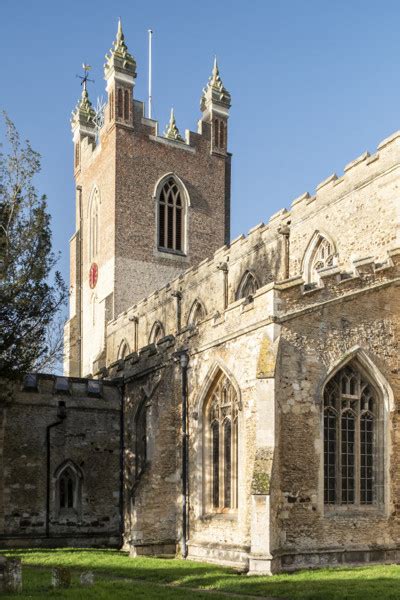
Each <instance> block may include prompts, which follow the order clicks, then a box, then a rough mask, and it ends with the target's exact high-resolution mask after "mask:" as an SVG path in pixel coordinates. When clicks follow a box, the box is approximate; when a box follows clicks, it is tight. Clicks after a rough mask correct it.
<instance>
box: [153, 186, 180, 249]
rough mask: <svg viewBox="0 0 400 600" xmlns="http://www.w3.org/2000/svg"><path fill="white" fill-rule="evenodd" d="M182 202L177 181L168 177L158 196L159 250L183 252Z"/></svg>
mask: <svg viewBox="0 0 400 600" xmlns="http://www.w3.org/2000/svg"><path fill="white" fill-rule="evenodd" d="M184 210H185V207H184V203H183V199H182V196H181V192H180V190H179V188H178V185H177V183H176V182H175V180H174V179H173V178H172V177H171V178H170V179H168V180H167V181H166V182H165V183H164V185H163V187H162V189H161V192H160V195H159V198H158V247H159V249H160V250H172V251H174V252H183V250H184V217H185V215H184Z"/></svg>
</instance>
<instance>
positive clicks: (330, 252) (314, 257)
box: [301, 230, 338, 283]
mask: <svg viewBox="0 0 400 600" xmlns="http://www.w3.org/2000/svg"><path fill="white" fill-rule="evenodd" d="M337 257H338V255H337V250H336V244H335V242H334V240H333V239H332V238H331V236H330V235H329V234H328V233H326V232H323V231H320V230H316V231H314V233H313V235H312V237H311V239H310V241H309V243H308V245H307V248H306V251H305V252H304V256H303V260H302V266H301V271H302V276H303V279H304V281H305V283H314V282H319V271H321V270H323V269H326V268H329V267H334V266H336V264H337Z"/></svg>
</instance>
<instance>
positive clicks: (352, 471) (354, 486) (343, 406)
mask: <svg viewBox="0 0 400 600" xmlns="http://www.w3.org/2000/svg"><path fill="white" fill-rule="evenodd" d="M378 408H379V407H378V399H377V394H376V391H375V389H374V388H373V386H372V385H371V383H370V382H368V381H367V380H366V379H365V378H364V376H363V375H362V374H361V373H360V371H359V370H358V369H357V366H356V365H355V364H352V363H350V364H348V365H346V366H345V367H343V368H342V369H340V371H338V372H337V373H336V375H334V376H333V377H332V378H331V379H330V380H329V381H328V383H327V384H326V386H325V390H324V502H325V504H336V505H358V506H359V505H371V504H375V503H376V502H377V494H376V487H377V479H379V476H378V475H379V473H378V465H379V461H378V454H377V451H378V448H377V444H376V439H377V433H378V431H377V425H378V421H379V420H378Z"/></svg>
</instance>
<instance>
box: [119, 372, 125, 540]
mask: <svg viewBox="0 0 400 600" xmlns="http://www.w3.org/2000/svg"><path fill="white" fill-rule="evenodd" d="M119 389H120V393H121V414H120V435H119V437H120V455H119V469H120V479H119V515H120V516H119V523H120V529H119V534H120V537H121V544H122V541H123V536H124V529H125V519H124V477H125V381H123V382H122V383H121V385H120V388H119Z"/></svg>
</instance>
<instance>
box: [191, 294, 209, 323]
mask: <svg viewBox="0 0 400 600" xmlns="http://www.w3.org/2000/svg"><path fill="white" fill-rule="evenodd" d="M206 315H207V311H206V309H205V306H204V304H203V302H202V301H201V300H199V299H196V300H195V301H194V302H193V304H192V306H191V309H190V311H189V317H188V325H193V326H195V325H197V324H198V323H199V321H202V320H203V319H205V317H206Z"/></svg>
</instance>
